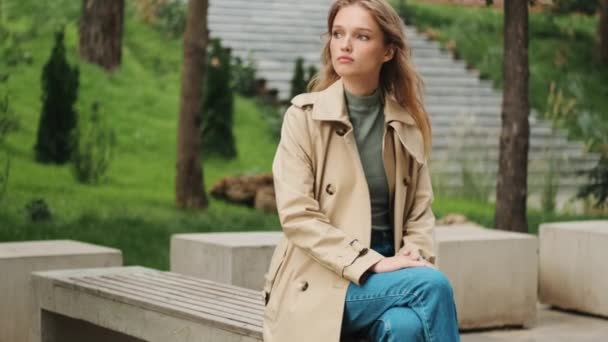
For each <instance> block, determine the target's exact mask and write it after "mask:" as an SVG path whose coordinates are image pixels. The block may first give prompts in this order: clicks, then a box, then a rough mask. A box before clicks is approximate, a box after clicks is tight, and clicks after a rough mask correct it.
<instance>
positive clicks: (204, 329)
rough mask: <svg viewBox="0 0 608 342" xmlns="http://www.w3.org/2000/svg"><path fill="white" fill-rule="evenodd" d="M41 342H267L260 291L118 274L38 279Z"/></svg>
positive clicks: (54, 274)
mask: <svg viewBox="0 0 608 342" xmlns="http://www.w3.org/2000/svg"><path fill="white" fill-rule="evenodd" d="M33 280H34V288H35V294H36V300H37V303H38V307H39V308H40V310H41V322H40V325H37V327H38V328H39V329H38V330H37V331H36V332H35V335H38V336H39V341H43V342H55V341H62V342H74V341H87V342H98V341H99V342H101V341H113V342H115V341H116V342H134V341H151V342H152V341H162V342H166V341H176V342H177V341H184V342H186V341H187V342H191V341H218V342H219V341H221V342H233V341H234V342H236V341H238V342H253V341H261V340H262V318H263V310H264V306H263V299H262V295H261V292H260V291H254V290H249V289H245V288H240V287H236V286H231V285H226V284H220V283H216V282H212V281H207V280H203V279H200V278H194V277H190V276H184V275H180V274H176V273H171V272H161V271H157V270H153V269H149V268H144V267H138V266H132V267H113V268H104V269H79V270H65V271H49V272H35V273H33Z"/></svg>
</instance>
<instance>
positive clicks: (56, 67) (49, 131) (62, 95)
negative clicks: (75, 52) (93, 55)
mask: <svg viewBox="0 0 608 342" xmlns="http://www.w3.org/2000/svg"><path fill="white" fill-rule="evenodd" d="M77 94H78V68H76V67H71V66H70V65H68V62H67V59H66V51H65V45H64V33H63V31H59V32H57V33H56V34H55V46H54V47H53V51H52V53H51V57H50V58H49V60H48V62H47V63H46V65H45V66H44V69H43V71H42V113H41V114H40V121H39V124H38V134H37V135H38V137H37V141H36V145H35V152H36V160H37V161H38V162H41V163H57V164H63V163H66V162H67V161H69V159H70V156H71V154H72V148H71V147H72V144H71V142H70V137H71V134H72V131H73V130H74V128H75V127H76V125H77V115H76V111H75V110H74V104H75V102H76V98H77Z"/></svg>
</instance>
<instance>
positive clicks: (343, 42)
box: [341, 37, 351, 51]
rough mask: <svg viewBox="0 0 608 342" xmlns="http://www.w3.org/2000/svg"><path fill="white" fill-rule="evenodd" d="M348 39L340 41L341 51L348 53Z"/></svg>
mask: <svg viewBox="0 0 608 342" xmlns="http://www.w3.org/2000/svg"><path fill="white" fill-rule="evenodd" d="M350 48H351V46H350V38H349V37H345V38H344V40H343V41H342V46H341V49H342V50H343V51H350Z"/></svg>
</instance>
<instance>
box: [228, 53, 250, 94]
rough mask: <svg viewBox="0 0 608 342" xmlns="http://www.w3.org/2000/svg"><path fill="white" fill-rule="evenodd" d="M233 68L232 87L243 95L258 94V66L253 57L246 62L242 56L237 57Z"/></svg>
mask: <svg viewBox="0 0 608 342" xmlns="http://www.w3.org/2000/svg"><path fill="white" fill-rule="evenodd" d="M231 70H232V89H234V90H235V91H236V92H237V93H238V94H240V95H242V96H247V97H251V96H254V95H256V86H255V78H256V68H255V62H254V61H253V59H252V58H251V57H250V58H248V59H247V62H246V63H245V62H243V60H242V59H241V58H240V57H235V58H234V61H233V63H232V68H231Z"/></svg>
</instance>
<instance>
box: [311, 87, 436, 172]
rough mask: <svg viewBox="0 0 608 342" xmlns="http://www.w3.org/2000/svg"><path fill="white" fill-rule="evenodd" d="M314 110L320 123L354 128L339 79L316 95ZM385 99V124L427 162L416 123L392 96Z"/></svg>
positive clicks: (421, 160)
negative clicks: (332, 122) (327, 122)
mask: <svg viewBox="0 0 608 342" xmlns="http://www.w3.org/2000/svg"><path fill="white" fill-rule="evenodd" d="M316 95H317V96H316V98H315V100H314V105H313V108H312V118H313V119H314V120H319V121H338V122H342V123H344V124H345V125H347V126H348V127H351V128H352V125H351V123H350V120H349V118H348V111H347V108H346V103H345V100H344V83H343V81H342V78H339V79H338V80H337V81H335V82H334V83H333V84H332V85H331V86H329V87H328V88H327V89H325V90H322V91H320V92H318V93H317V94H316ZM383 98H384V108H383V112H384V123H385V126H387V125H391V126H392V127H393V128H395V131H396V132H397V136H398V138H399V140H400V141H401V143H402V144H403V146H404V147H405V148H406V149H407V150H408V151H409V152H410V154H412V156H414V158H416V160H417V161H418V162H420V163H423V162H424V160H425V152H424V143H423V141H422V135H421V133H420V131H419V130H418V127H417V125H416V122H415V121H414V118H413V117H412V116H411V114H410V113H408V112H407V110H405V109H404V108H403V107H402V106H401V105H399V104H398V103H397V101H395V99H394V98H393V97H392V96H383Z"/></svg>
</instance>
